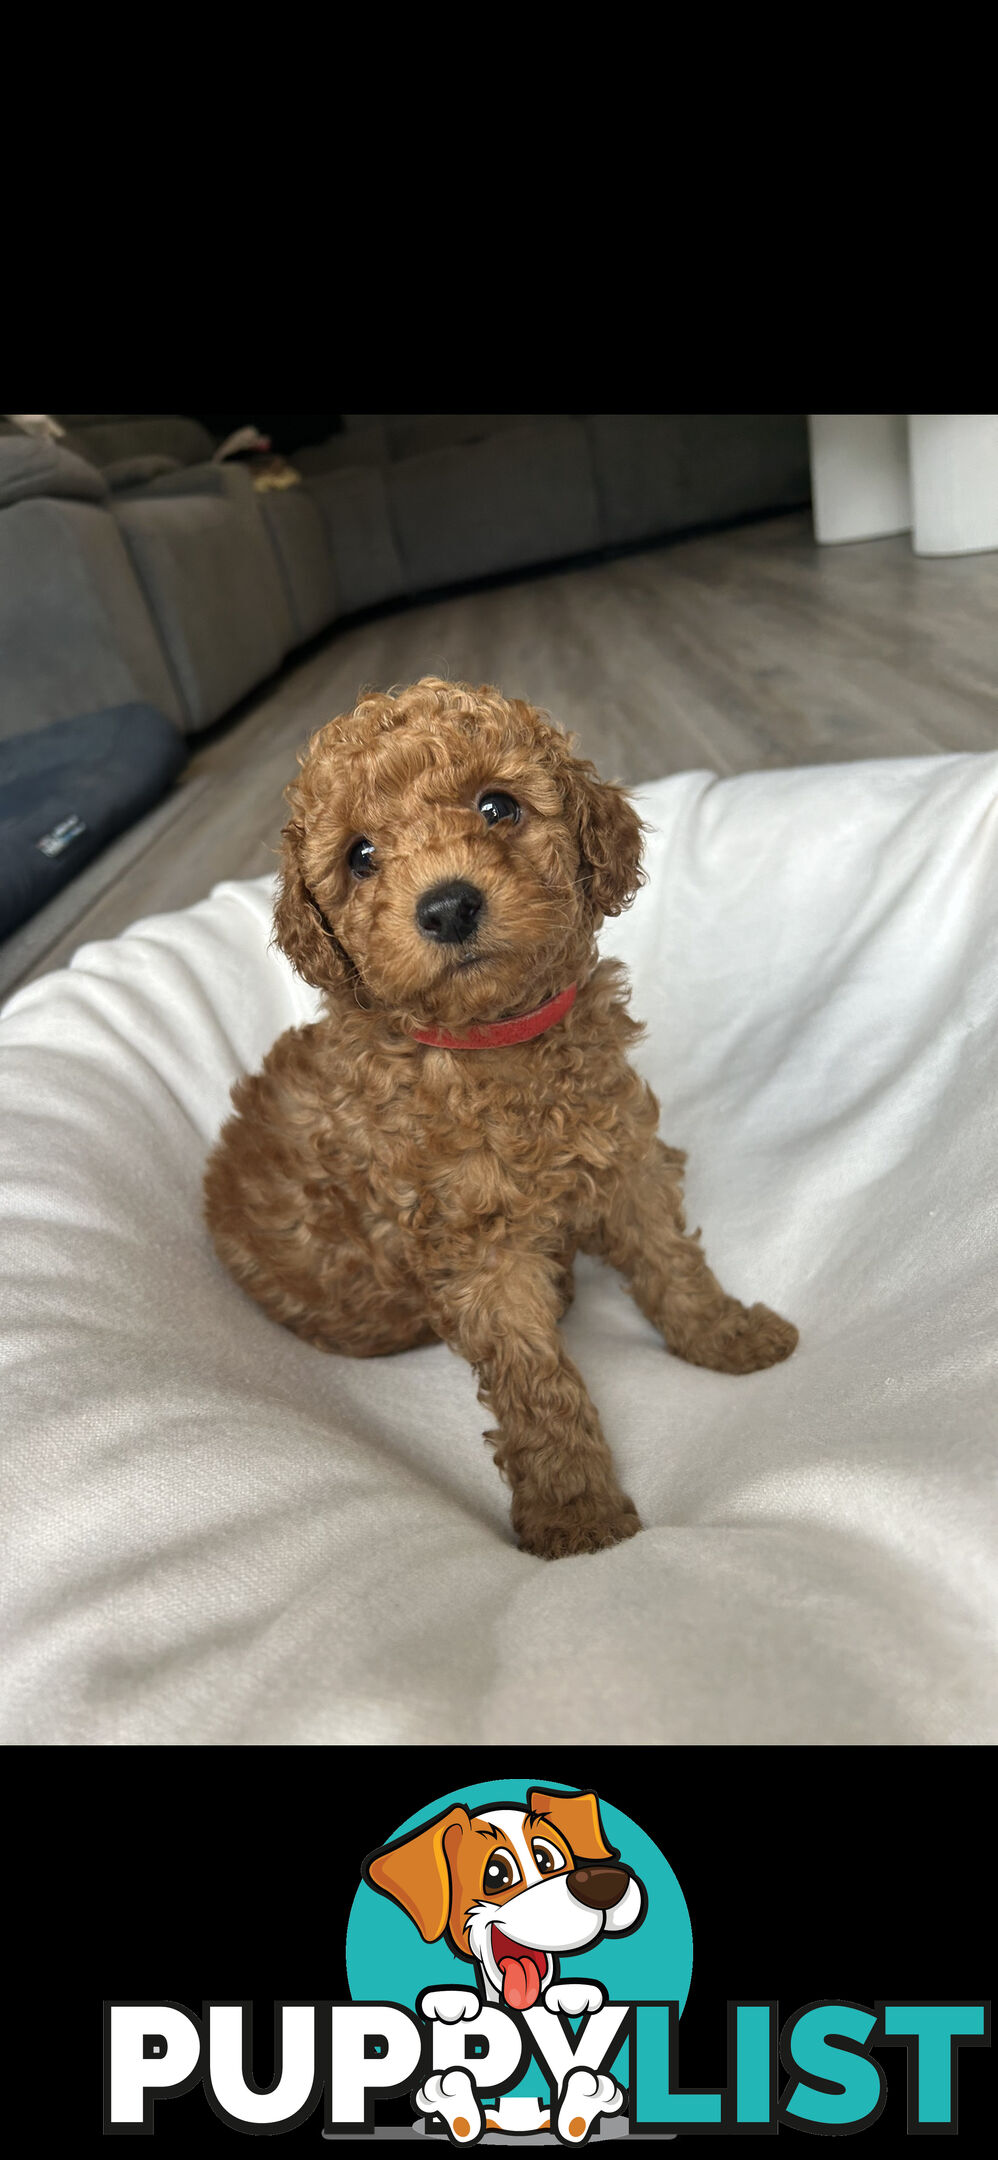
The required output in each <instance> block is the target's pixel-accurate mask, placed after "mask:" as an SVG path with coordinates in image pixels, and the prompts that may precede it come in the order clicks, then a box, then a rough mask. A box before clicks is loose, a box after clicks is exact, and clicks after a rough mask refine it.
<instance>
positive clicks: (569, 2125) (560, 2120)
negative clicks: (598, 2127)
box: [557, 2070, 624, 2145]
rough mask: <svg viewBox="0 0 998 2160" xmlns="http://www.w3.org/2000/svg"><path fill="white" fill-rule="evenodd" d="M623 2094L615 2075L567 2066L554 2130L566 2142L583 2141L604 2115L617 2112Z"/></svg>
mask: <svg viewBox="0 0 998 2160" xmlns="http://www.w3.org/2000/svg"><path fill="white" fill-rule="evenodd" d="M623 2105H624V2094H623V2090H622V2088H621V2086H619V2085H618V2083H617V2080H616V2078H614V2077H610V2076H609V2075H608V2074H606V2073H604V2072H601V2071H599V2070H570V2071H569V2073H568V2076H567V2078H566V2079H565V2084H564V2088H563V2090H562V2094H561V2098H560V2100H559V2102H558V2116H557V2130H558V2136H559V2137H560V2138H563V2139H564V2141H565V2143H566V2145H582V2144H584V2143H585V2140H586V2138H587V2137H588V2135H589V2132H590V2130H591V2128H592V2125H593V2123H594V2122H596V2121H597V2120H598V2119H599V2118H600V2117H601V2116H603V2115H616V2114H617V2112H618V2110H619V2109H620V2108H622V2107H623Z"/></svg>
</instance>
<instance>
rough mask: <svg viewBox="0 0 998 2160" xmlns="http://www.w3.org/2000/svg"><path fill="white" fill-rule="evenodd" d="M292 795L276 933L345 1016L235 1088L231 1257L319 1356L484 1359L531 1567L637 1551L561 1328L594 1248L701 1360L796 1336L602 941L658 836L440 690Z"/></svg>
mask: <svg viewBox="0 0 998 2160" xmlns="http://www.w3.org/2000/svg"><path fill="white" fill-rule="evenodd" d="M288 799H289V803H290V808H291V813H292V814H291V817H290V820H289V822H288V824H287V825H286V827H285V830H284V836H283V837H284V854H283V866H282V875H281V882H280V892H279V897H278V901H277V908H276V914H275V935H276V939H277V942H278V944H279V945H280V947H281V948H282V950H283V951H284V952H285V953H286V954H287V956H288V958H289V960H290V961H291V962H292V964H293V966H294V967H295V968H296V969H297V970H298V973H299V974H300V975H301V976H303V978H304V979H305V981H306V982H309V983H311V984H313V985H315V986H316V987H317V988H318V989H320V990H321V991H322V992H323V994H324V1000H325V1011H324V1016H323V1018H322V1019H320V1020H318V1021H316V1022H314V1023H313V1024H312V1025H311V1026H309V1027H300V1028H292V1029H289V1031H288V1032H287V1033H286V1034H285V1035H282V1036H281V1037H280V1039H279V1041H278V1042H277V1043H276V1044H275V1045H274V1048H273V1049H272V1050H271V1052H270V1054H269V1056H268V1057H267V1059H266V1061H265V1063H264V1066H263V1069H262V1071H261V1072H259V1073H257V1074H255V1075H254V1076H253V1077H252V1078H247V1079H243V1080H241V1081H239V1082H238V1083H237V1085H236V1087H235V1088H234V1089H233V1102H234V1105H235V1115H234V1116H233V1117H232V1118H230V1120H229V1122H228V1123H227V1124H226V1125H225V1127H224V1128H223V1130H222V1133H221V1136H220V1138H219V1140H218V1142H217V1145H216V1147H215V1149H214V1152H213V1154H212V1156H211V1159H210V1161H209V1164H208V1168H207V1173H206V1182H205V1205H206V1216H207V1222H208V1226H209V1229H210V1232H211V1235H212V1238H213V1240H214V1243H215V1246H216V1249H217V1251H218V1253H219V1255H220V1257H221V1258H222V1260H223V1261H224V1262H225V1264H226V1266H227V1267H228V1268H229V1269H230V1270H231V1272H232V1273H233V1275H234V1276H235V1278H236V1280H237V1281H238V1282H239V1283H241V1284H242V1286H243V1288H244V1289H245V1290H247V1291H248V1292H249V1294H250V1296H252V1297H254V1298H256V1299H257V1300H258V1301H259V1303H260V1304H261V1305H262V1306H263V1307H264V1309H265V1311H267V1312H268V1313H270V1314H271V1315H272V1316H273V1318H274V1319H275V1320H279V1321H281V1322H282V1324H283V1325H284V1326H285V1327H289V1328H292V1329H293V1330H294V1331H295V1333H296V1334H299V1335H301V1336H303V1337H304V1339H305V1340H306V1341H307V1342H310V1343H314V1344H315V1345H316V1347H317V1348H319V1349H322V1350H333V1351H338V1352H340V1353H341V1354H343V1355H346V1356H352V1357H373V1356H381V1355H384V1354H385V1353H387V1352H390V1351H395V1350H408V1349H412V1348H413V1347H414V1346H415V1345H417V1344H420V1343H426V1342H432V1341H434V1340H439V1341H442V1342H446V1343H448V1344H449V1345H450V1347H451V1348H452V1349H453V1350H455V1351H457V1352H459V1353H460V1355H462V1356H463V1357H465V1358H467V1359H468V1361H469V1363H470V1364H471V1365H472V1366H473V1368H474V1370H475V1373H476V1375H477V1377H478V1383H479V1399H480V1401H482V1402H483V1403H484V1404H485V1405H486V1406H487V1407H488V1408H490V1409H491V1411H492V1413H493V1415H494V1417H495V1418H496V1421H497V1426H496V1429H494V1430H492V1431H490V1432H489V1433H488V1434H487V1435H486V1438H487V1439H489V1440H491V1441H492V1442H493V1443H494V1448H495V1459H496V1462H497V1463H498V1465H499V1468H500V1470H501V1472H502V1473H503V1475H504V1476H505V1478H506V1479H507V1481H508V1483H509V1485H510V1487H511V1489H512V1522H513V1528H514V1530H515V1532H516V1535H517V1538H518V1539H519V1542H520V1545H521V1547H522V1548H523V1549H524V1550H525V1551H527V1552H530V1553H534V1554H537V1555H539V1556H540V1557H541V1558H544V1559H555V1558H558V1557H561V1556H563V1555H569V1554H579V1553H591V1552H596V1551H598V1550H599V1549H600V1548H601V1547H604V1546H609V1545H614V1544H616V1543H618V1542H619V1541H620V1540H622V1539H625V1538H630V1537H633V1536H634V1534H635V1532H636V1531H638V1530H639V1529H640V1528H641V1524H640V1521H639V1518H638V1515H637V1512H636V1510H635V1507H634V1504H633V1502H632V1501H631V1500H630V1499H629V1498H628V1495H627V1494H626V1493H625V1492H623V1491H622V1490H621V1487H620V1484H619V1482H618V1479H617V1476H616V1472H615V1469H614V1465H613V1461H612V1458H611V1455H610V1450H609V1448H608V1446H607V1442H606V1440H605V1438H604V1435H603V1432H602V1430H601V1428H600V1422H599V1418H598V1416H597V1413H596V1410H595V1408H594V1406H593V1404H592V1402H591V1401H590V1398H589V1396H588V1394H587V1392H586V1389H585V1387H584V1385H583V1382H582V1379H581V1376H580V1374H579V1372H578V1370H577V1368H576V1367H575V1365H574V1364H573V1363H572V1361H571V1359H570V1358H569V1357H567V1356H566V1354H565V1351H564V1348H563V1346H562V1342H561V1339H560V1336H559V1333H558V1321H559V1318H560V1316H561V1314H562V1313H563V1312H564V1310H565V1308H566V1306H567V1304H568V1303H569V1300H570V1298H571V1294H572V1261H573V1258H574V1255H575V1253H576V1252H578V1251H581V1252H586V1253H594V1254H597V1255H599V1257H600V1258H601V1259H604V1260H606V1261H609V1263H610V1264H611V1266H613V1267H615V1268H617V1269H619V1271H620V1273H621V1274H622V1276H623V1277H624V1280H625V1281H626V1283H627V1285H628V1287H629V1289H630V1291H631V1293H632V1295H633V1296H634V1298H635V1299H636V1301H637V1303H638V1305H639V1306H640V1308H641V1311H642V1312H643V1313H645V1314H646V1315H647V1317H648V1319H649V1320H651V1321H652V1323H653V1324H654V1326H655V1327H657V1328H658V1330H659V1332H660V1333H661V1335H662V1337H663V1339H664V1341H665V1344H666V1347H667V1348H668V1349H669V1350H671V1351H672V1352H673V1353H674V1354H675V1355H676V1356H678V1357H682V1358H686V1359H688V1360H689V1361H690V1362H691V1363H693V1364H698V1365H707V1366H712V1367H713V1368H714V1369H715V1370H717V1371H720V1372H730V1373H748V1372H755V1371H757V1370H758V1369H759V1368H760V1367H763V1366H768V1365H772V1364H775V1363H776V1362H777V1361H778V1360H779V1359H781V1358H785V1357H788V1356H789V1354H790V1352H791V1351H792V1349H793V1347H794V1344H795V1343H796V1341H797V1331H796V1329H795V1328H794V1327H792V1326H791V1325H790V1323H789V1322H788V1321H786V1320H782V1319H780V1318H779V1316H778V1315H777V1314H776V1313H774V1312H771V1311H770V1310H769V1309H768V1308H767V1307H766V1306H765V1305H752V1306H750V1307H749V1308H746V1307H745V1306H744V1305H741V1304H739V1302H738V1300H737V1299H736V1298H732V1297H728V1296H727V1295H726V1293H725V1292H724V1291H723V1290H722V1288H721V1286H720V1284H719V1283H718V1282H717V1281H716V1279H715V1277H714V1276H713V1275H712V1274H711V1271H710V1269H709V1267H708V1266H707V1263H706V1260H705V1258H704V1255H703V1252H702V1251H701V1249H700V1245H699V1242H698V1240H699V1235H700V1233H699V1231H697V1232H696V1233H695V1234H694V1235H693V1236H690V1235H689V1234H688V1233H687V1230H686V1226H685V1221H684V1216H683V1207H682V1182H681V1181H682V1165H683V1162H684V1161H685V1156H684V1155H683V1154H682V1153H681V1152H680V1151H679V1150H678V1149H676V1148H671V1147H666V1146H665V1145H664V1144H663V1142H662V1141H661V1140H659V1139H658V1138H657V1136H656V1126H657V1123H658V1103H657V1102H656V1100H655V1097H654V1095H653V1094H652V1092H651V1090H650V1088H648V1087H647V1086H646V1085H645V1083H644V1081H643V1080H641V1079H639V1077H638V1075H637V1073H636V1072H635V1071H634V1070H633V1068H632V1066H631V1065H630V1064H629V1062H628V1057H627V1052H628V1050H629V1049H630V1048H631V1046H632V1045H633V1043H634V1042H635V1040H636V1039H637V1037H638V1036H639V1035H640V1033H641V1029H640V1027H639V1025H638V1023H637V1022H636V1021H634V1020H632V1019H631V1018H630V1016H629V1014H628V1011H627V984H626V977H625V975H624V971H623V969H622V968H621V966H620V964H619V963H618V962H616V961H612V960H602V961H601V960H600V959H599V958H598V956H597V951H596V934H597V931H598V930H599V928H600V925H601V924H602V921H603V918H604V917H605V916H608V915H617V914H619V913H620V911H621V909H623V908H625V907H627V906H628V905H629V903H630V901H631V900H632V899H633V897H634V894H635V891H636V889H637V887H638V884H639V883H640V882H641V872H640V857H641V826H640V823H639V821H638V818H637V817H636V815H635V812H634V810H633V808H632V807H631V804H630V803H629V802H628V800H627V798H626V796H625V794H624V793H623V792H622V791H621V789H620V788H618V787H614V786H609V785H607V784H606V783H605V782H603V781H601V780H600V779H599V777H598V776H597V773H596V771H595V768H594V767H593V765H592V764H591V763H590V762H589V761H588V760H587V759H583V758H579V757H576V756H574V755H573V751H572V744H571V741H570V739H569V738H566V736H565V735H564V734H563V732H562V731H561V730H560V729H559V728H558V727H556V726H554V725H553V724H552V723H551V722H550V720H549V719H548V718H547V717H546V716H545V715H544V714H542V713H540V712H538V711H536V710H535V709H534V708H533V707H532V706H530V705H525V704H523V703H521V702H520V701H519V700H518V699H506V698H503V697H501V696H500V695H499V693H498V692H497V691H496V690H493V689H490V688H488V687H487V686H485V687H482V688H481V689H477V690H476V689H473V688H471V687H470V686H469V685H468V684H466V683H456V682H445V681H442V680H439V679H437V678H436V677H432V676H428V677H424V678H423V679H422V681H420V682H418V683H416V684H415V685H414V686H413V687H412V688H410V689H407V690H404V691H401V692H399V693H398V694H397V695H395V696H391V695H384V696H378V695H371V696H365V697H362V698H361V700H360V702H359V703H358V705H357V706H356V707H355V709H354V710H353V712H350V713H345V714H343V715H341V716H340V718H338V719H336V720H332V721H331V722H330V723H329V725H328V726H326V727H324V728H321V729H320V730H319V732H318V733H317V734H316V735H314V736H313V737H312V740H311V742H310V744H309V746H308V750H307V752H306V754H305V756H304V759H303V760H302V761H301V772H300V776H299V779H298V781H297V783H296V784H295V785H294V786H292V787H291V788H290V789H289V790H288Z"/></svg>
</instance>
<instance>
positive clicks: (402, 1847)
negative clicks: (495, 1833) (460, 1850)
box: [363, 1805, 471, 1942]
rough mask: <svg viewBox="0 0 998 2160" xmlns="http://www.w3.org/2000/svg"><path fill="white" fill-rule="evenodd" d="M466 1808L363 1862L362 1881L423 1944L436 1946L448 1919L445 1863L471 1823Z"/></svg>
mask: <svg viewBox="0 0 998 2160" xmlns="http://www.w3.org/2000/svg"><path fill="white" fill-rule="evenodd" d="M470 1820H471V1818H470V1816H469V1814H468V1810H467V1808H466V1807H461V1806H460V1805H459V1806H457V1807H452V1808H448V1810H447V1813H446V1815H438V1816H437V1818H436V1820H435V1822H431V1823H426V1824H425V1825H424V1827H423V1829H422V1830H414V1831H413V1832H412V1833H411V1835H410V1836H409V1837H406V1838H399V1839H398V1840H397V1842H396V1843H395V1844H394V1845H383V1846H382V1847H381V1849H380V1851H379V1852H373V1853H369V1854H368V1857H367V1859H366V1860H365V1862H364V1869H363V1873H364V1881H365V1882H367V1883H370V1885H371V1888H372V1890H380V1891H381V1892H382V1894H383V1896H385V1897H390V1898H393V1899H394V1901H395V1903H396V1905H401V1907H402V1910H403V1912H405V1913H408V1915H409V1918H410V1920H414V1921H415V1923H416V1926H417V1927H418V1929H419V1932H420V1934H421V1936H422V1938H423V1941H424V1942H439V1940H440V1937H441V1935H442V1934H443V1933H444V1930H445V1928H446V1926H447V1923H448V1921H449V1919H450V1916H451V1907H452V1904H453V1890H452V1886H451V1870H450V1865H449V1862H450V1861H451V1860H454V1859H455V1858H456V1852H457V1847H458V1846H459V1845H460V1842H461V1839H462V1838H463V1836H464V1833H465V1831H466V1830H467V1828H468V1825H469V1823H470Z"/></svg>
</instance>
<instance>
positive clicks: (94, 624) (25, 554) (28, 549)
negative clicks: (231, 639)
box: [0, 466, 182, 735]
mask: <svg viewBox="0 0 998 2160" xmlns="http://www.w3.org/2000/svg"><path fill="white" fill-rule="evenodd" d="M84 469H85V471H86V472H87V473H89V474H91V477H92V479H93V480H95V481H97V483H98V485H99V486H100V488H101V499H100V501H99V502H94V501H87V500H82V501H76V500H72V499H70V498H61V497H50V496H48V495H38V496H30V497H28V498H26V499H24V500H22V501H20V502H13V503H10V504H8V505H7V507H6V508H5V509H4V510H3V511H2V512H0V653H2V654H3V664H2V666H0V735H21V734H24V733H25V732H26V731H27V730H34V729H35V728H36V727H46V726H47V725H48V723H49V722H50V721H53V720H70V719H75V718H76V716H77V715H78V714H79V713H80V712H98V711H103V710H106V709H107V708H109V707H111V706H115V705H127V704H131V703H142V704H149V705H155V706H157V707H158V708H159V710H160V711H161V712H164V713H166V715H167V717H168V718H169V719H173V720H176V721H178V722H179V721H180V718H181V712H182V707H181V703H180V699H179V696H178V694H177V688H176V684H175V682H174V680H173V677H172V675H171V672H170V668H169V665H168V663H167V659H166V655H165V653H164V651H163V647H162V645H161V643H160V639H159V636H158V634H157V630H156V625H155V623H154V621H153V619H152V616H151V615H150V613H149V609H148V607H147V606H146V603H145V600H144V598H143V593H142V588H141V586H140V584H139V581H138V578H137V577H136V575H135V571H134V568H133V566H132V563H131V561H130V560H129V555H128V550H127V548H126V546H125V543H124V540H123V539H122V535H121V532H120V530H119V527H118V524H117V522H116V520H115V518H114V517H113V516H112V514H111V510H110V508H109V504H108V499H107V498H106V496H105V494H104V490H103V483H102V482H101V480H100V476H99V474H97V473H95V472H93V469H92V467H90V466H87V467H85V468H84Z"/></svg>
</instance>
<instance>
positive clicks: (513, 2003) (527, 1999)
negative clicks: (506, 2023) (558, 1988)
mask: <svg viewBox="0 0 998 2160" xmlns="http://www.w3.org/2000/svg"><path fill="white" fill-rule="evenodd" d="M499 1970H500V1972H501V1973H502V1999H503V2002H505V2003H508V2004H509V2007H510V2009H511V2010H530V2009H531V2008H532V2007H533V2004H534V2003H535V2002H536V2001H537V1997H538V1995H539V1994H540V1992H541V1976H540V1973H539V1972H538V1969H537V1966H536V1965H535V1963H534V1960H533V1958H532V1957H525V1958H516V1957H504V1958H500V1959H499Z"/></svg>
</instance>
